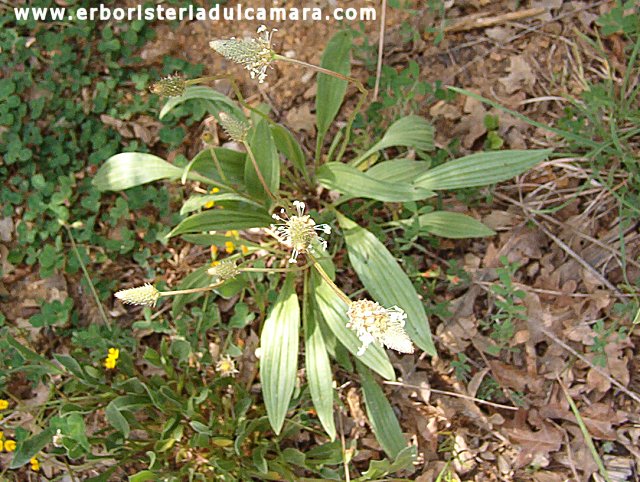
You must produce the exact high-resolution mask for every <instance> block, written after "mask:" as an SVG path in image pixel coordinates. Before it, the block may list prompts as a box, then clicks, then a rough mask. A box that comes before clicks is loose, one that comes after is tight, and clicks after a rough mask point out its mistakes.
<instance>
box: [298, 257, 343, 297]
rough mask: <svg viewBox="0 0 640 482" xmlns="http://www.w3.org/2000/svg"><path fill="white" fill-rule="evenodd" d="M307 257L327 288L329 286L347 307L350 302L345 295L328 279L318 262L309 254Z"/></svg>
mask: <svg viewBox="0 0 640 482" xmlns="http://www.w3.org/2000/svg"><path fill="white" fill-rule="evenodd" d="M307 256H309V258H311V260H312V261H313V267H314V268H315V269H316V271H317V272H318V274H319V275H320V276H321V277H322V279H323V280H325V281H326V282H327V284H328V285H329V286H331V289H333V291H335V292H336V294H337V295H338V296H339V297H340V299H342V301H344V302H345V303H346V304H347V305H349V304H351V300H350V299H349V297H348V296H347V295H345V294H344V293H343V292H342V290H341V289H340V288H338V286H337V285H336V284H335V283H334V282H333V280H332V279H331V278H330V277H329V275H328V274H327V272H326V271H325V270H324V269H323V268H322V266H320V263H318V260H317V259H316V258H314V257H313V255H312V254H311V253H307Z"/></svg>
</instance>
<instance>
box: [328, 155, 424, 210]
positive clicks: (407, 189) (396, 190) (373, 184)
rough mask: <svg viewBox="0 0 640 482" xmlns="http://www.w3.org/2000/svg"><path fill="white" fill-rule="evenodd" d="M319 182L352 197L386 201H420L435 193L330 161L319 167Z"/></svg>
mask: <svg viewBox="0 0 640 482" xmlns="http://www.w3.org/2000/svg"><path fill="white" fill-rule="evenodd" d="M317 176H318V182H319V183H320V184H322V185H323V186H324V187H326V188H328V189H331V190H334V191H338V192H339V193H341V194H344V195H346V196H350V197H363V198H369V199H377V200H378V201H386V202H407V201H419V200H421V199H426V198H428V197H431V196H432V195H433V193H432V192H431V191H427V190H425V189H420V188H416V187H415V186H412V185H411V184H409V183H403V182H383V181H378V180H377V179H374V178H372V177H370V176H369V175H367V174H365V173H363V172H361V171H359V170H358V169H356V168H355V167H352V166H348V165H347V164H342V163H340V162H329V163H327V164H324V165H323V166H322V167H321V168H320V169H318V174H317Z"/></svg>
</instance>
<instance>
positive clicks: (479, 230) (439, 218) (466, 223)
mask: <svg viewBox="0 0 640 482" xmlns="http://www.w3.org/2000/svg"><path fill="white" fill-rule="evenodd" d="M400 223H401V224H411V219H407V220H403V221H401V222H400ZM418 226H419V227H420V231H421V232H426V233H429V234H435V235H436V236H442V237H443V238H451V239H463V238H482V237H484V236H493V235H494V234H496V232H495V231H494V230H493V229H491V228H490V227H488V226H486V225H484V224H482V223H481V222H480V221H478V220H477V219H474V218H472V217H471V216H467V215H466V214H462V213H452V212H448V211H435V212H432V213H426V214H421V215H420V216H418Z"/></svg>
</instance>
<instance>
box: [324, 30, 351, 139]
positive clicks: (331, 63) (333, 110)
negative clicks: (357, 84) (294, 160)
mask: <svg viewBox="0 0 640 482" xmlns="http://www.w3.org/2000/svg"><path fill="white" fill-rule="evenodd" d="M320 66H321V67H323V68H325V69H328V70H332V71H334V72H337V73H339V74H342V75H349V74H350V73H351V33H350V32H349V31H347V30H343V31H341V32H338V33H337V34H335V35H334V36H333V37H332V38H331V40H329V43H328V44H327V47H326V48H325V51H324V53H323V54H322V59H321V61H320ZM346 92H347V81H346V80H342V79H338V78H336V77H332V76H330V75H327V74H318V94H317V96H316V125H317V127H318V139H319V140H320V139H324V136H325V134H326V133H327V131H328V130H329V127H330V126H331V123H332V122H333V120H334V119H335V118H336V115H337V114H338V111H339V110H340V106H341V105H342V102H343V101H344V95H345V93H346Z"/></svg>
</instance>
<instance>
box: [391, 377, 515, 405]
mask: <svg viewBox="0 0 640 482" xmlns="http://www.w3.org/2000/svg"><path fill="white" fill-rule="evenodd" d="M383 383H384V384H385V385H395V386H397V387H404V388H413V389H414V390H429V391H430V392H433V393H438V394H440V395H447V396H449V397H456V398H464V399H465V400H471V401H472V402H476V403H481V404H484V405H490V406H491V407H496V408H503V409H505V410H514V411H516V412H517V411H518V410H520V409H519V408H517V407H512V406H511V405H502V404H501V403H495V402H489V401H487V400H482V399H480V398H475V397H472V396H471V395H464V394H463V393H456V392H447V391H445V390H436V389H435V388H427V387H419V386H418V385H409V384H407V383H402V382H389V381H384V382H383Z"/></svg>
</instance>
